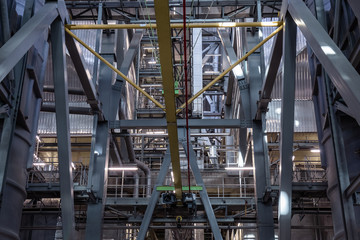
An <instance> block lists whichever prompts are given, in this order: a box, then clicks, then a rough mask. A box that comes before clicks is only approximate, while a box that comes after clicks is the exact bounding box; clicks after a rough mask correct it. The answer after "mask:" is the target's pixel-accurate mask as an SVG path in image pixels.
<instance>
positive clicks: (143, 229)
mask: <svg viewBox="0 0 360 240" xmlns="http://www.w3.org/2000/svg"><path fill="white" fill-rule="evenodd" d="M170 162H171V156H170V152H169V148H168V150H167V151H166V153H165V157H164V161H163V162H162V165H161V168H160V172H159V175H158V177H157V179H156V183H155V186H154V189H156V187H157V186H162V185H163V184H164V181H165V177H166V175H167V172H168V170H169V167H170ZM159 197H160V192H159V191H156V190H153V192H152V194H151V198H150V201H149V203H148V204H147V207H146V211H145V214H144V217H143V220H142V222H141V226H140V230H139V235H138V237H137V239H138V240H144V239H145V237H146V233H147V231H148V228H149V225H150V222H151V219H152V216H153V213H154V210H155V207H156V205H157V202H158V200H159ZM132 203H134V200H132Z"/></svg>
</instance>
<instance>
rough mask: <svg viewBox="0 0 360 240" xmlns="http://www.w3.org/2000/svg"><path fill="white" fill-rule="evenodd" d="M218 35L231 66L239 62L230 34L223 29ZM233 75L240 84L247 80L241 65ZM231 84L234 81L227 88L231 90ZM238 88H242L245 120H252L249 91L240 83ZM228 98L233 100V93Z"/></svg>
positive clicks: (234, 70) (241, 95) (241, 94)
mask: <svg viewBox="0 0 360 240" xmlns="http://www.w3.org/2000/svg"><path fill="white" fill-rule="evenodd" d="M218 33H219V36H220V40H221V43H222V45H223V47H224V50H225V52H226V53H227V59H228V61H229V63H230V65H232V64H234V63H235V62H236V61H237V60H238V57H237V56H236V53H235V50H234V48H233V47H232V44H231V42H230V36H229V33H228V32H227V31H226V30H221V29H219V30H218ZM232 73H233V74H234V77H235V79H236V80H237V81H238V82H240V81H244V80H245V77H244V73H243V70H242V66H241V65H240V64H239V65H238V66H237V67H235V68H234V69H233V70H232ZM230 84H232V81H230V80H229V85H228V87H227V88H228V89H230ZM238 86H239V87H240V98H241V102H242V103H243V104H242V108H243V109H242V110H241V111H243V112H244V119H251V117H250V104H248V102H249V89H248V88H244V87H242V84H240V83H239V84H238ZM226 97H227V98H230V99H231V98H232V93H228V94H227V96H226Z"/></svg>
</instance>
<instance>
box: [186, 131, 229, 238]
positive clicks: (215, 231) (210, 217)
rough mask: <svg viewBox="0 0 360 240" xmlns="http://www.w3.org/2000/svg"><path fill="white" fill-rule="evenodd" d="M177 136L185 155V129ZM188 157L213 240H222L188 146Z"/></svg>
mask: <svg viewBox="0 0 360 240" xmlns="http://www.w3.org/2000/svg"><path fill="white" fill-rule="evenodd" d="M179 133H180V134H179V135H180V138H181V139H182V141H181V143H182V146H183V148H184V151H185V153H187V144H186V143H187V141H186V129H185V128H183V129H179ZM188 156H189V158H190V159H189V160H190V166H191V170H192V172H193V174H194V178H195V181H196V184H197V186H201V187H202V190H201V191H199V194H200V198H201V201H202V203H203V206H204V208H205V212H206V216H207V219H208V222H209V224H210V226H211V231H212V233H213V236H214V239H215V240H220V239H221V240H222V239H223V238H222V236H221V231H220V229H219V225H218V223H217V221H216V216H215V213H214V210H213V208H212V206H211V203H210V200H209V196H208V194H207V191H206V187H205V183H204V181H203V179H202V177H201V172H200V170H199V167H198V165H197V158H196V154H195V151H194V149H193V147H192V145H191V144H190V146H189V153H188Z"/></svg>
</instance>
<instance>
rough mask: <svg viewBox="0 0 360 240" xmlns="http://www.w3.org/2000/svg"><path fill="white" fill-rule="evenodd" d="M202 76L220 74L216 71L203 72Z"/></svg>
mask: <svg viewBox="0 0 360 240" xmlns="http://www.w3.org/2000/svg"><path fill="white" fill-rule="evenodd" d="M204 74H220V72H218V71H205V72H204Z"/></svg>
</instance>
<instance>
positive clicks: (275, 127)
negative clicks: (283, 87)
mask: <svg viewBox="0 0 360 240" xmlns="http://www.w3.org/2000/svg"><path fill="white" fill-rule="evenodd" d="M280 116H281V101H279V100H273V101H272V102H270V104H269V111H268V112H267V113H266V131H267V132H280V129H281V122H280ZM294 131H295V132H316V131H317V130H316V120H315V113H314V104H313V102H312V101H310V100H307V101H300V100H297V101H295V121H294Z"/></svg>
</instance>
